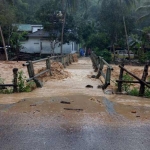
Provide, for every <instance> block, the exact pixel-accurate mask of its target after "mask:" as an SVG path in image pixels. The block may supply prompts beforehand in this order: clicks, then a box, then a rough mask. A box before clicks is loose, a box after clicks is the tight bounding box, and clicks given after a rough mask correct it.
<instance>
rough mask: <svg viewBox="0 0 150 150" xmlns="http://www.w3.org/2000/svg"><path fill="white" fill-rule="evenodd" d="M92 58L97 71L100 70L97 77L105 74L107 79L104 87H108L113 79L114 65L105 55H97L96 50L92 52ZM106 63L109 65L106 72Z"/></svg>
mask: <svg viewBox="0 0 150 150" xmlns="http://www.w3.org/2000/svg"><path fill="white" fill-rule="evenodd" d="M91 60H92V63H93V67H94V69H95V72H97V71H98V74H97V75H96V78H97V79H98V78H99V77H100V76H103V78H104V79H105V83H104V84H103V85H102V89H106V88H107V87H108V85H110V80H111V71H112V70H113V68H112V66H110V65H109V64H108V63H107V62H106V61H105V60H104V59H103V57H100V56H97V55H96V54H95V53H94V52H92V53H91ZM104 65H106V66H107V71H106V73H104V70H103V69H104Z"/></svg>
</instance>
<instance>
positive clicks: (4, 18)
mask: <svg viewBox="0 0 150 150" xmlns="http://www.w3.org/2000/svg"><path fill="white" fill-rule="evenodd" d="M11 2H12V1H11V0H8V1H6V0H0V10H1V11H0V35H1V39H2V44H3V48H4V52H5V57H6V60H8V54H7V50H6V45H5V38H4V32H3V31H2V27H3V28H4V27H5V28H7V27H8V26H10V25H11V24H12V22H13V20H14V12H13V9H12V8H11V7H10V5H9V3H11ZM6 31H7V30H6Z"/></svg>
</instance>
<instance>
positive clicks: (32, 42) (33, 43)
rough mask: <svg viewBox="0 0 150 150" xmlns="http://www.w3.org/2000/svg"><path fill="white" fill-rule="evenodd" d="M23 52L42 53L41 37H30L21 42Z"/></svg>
mask: <svg viewBox="0 0 150 150" xmlns="http://www.w3.org/2000/svg"><path fill="white" fill-rule="evenodd" d="M21 46H22V48H21V50H20V51H21V52H25V53H40V39H36V38H35V39H29V40H28V41H24V42H21Z"/></svg>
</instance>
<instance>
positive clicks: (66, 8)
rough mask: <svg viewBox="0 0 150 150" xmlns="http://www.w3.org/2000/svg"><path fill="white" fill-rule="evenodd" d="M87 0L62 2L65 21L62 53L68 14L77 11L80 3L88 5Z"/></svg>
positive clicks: (62, 35)
mask: <svg viewBox="0 0 150 150" xmlns="http://www.w3.org/2000/svg"><path fill="white" fill-rule="evenodd" d="M86 2H87V0H61V4H62V12H63V23H62V32H61V47H60V52H61V54H62V50H63V41H64V39H63V37H64V28H65V23H66V14H67V12H75V10H76V9H77V7H79V6H80V5H84V6H86V5H85V4H86Z"/></svg>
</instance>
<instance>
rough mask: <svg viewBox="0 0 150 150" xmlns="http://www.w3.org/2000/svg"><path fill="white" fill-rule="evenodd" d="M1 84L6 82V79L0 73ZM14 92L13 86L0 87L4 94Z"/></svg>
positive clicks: (0, 91)
mask: <svg viewBox="0 0 150 150" xmlns="http://www.w3.org/2000/svg"><path fill="white" fill-rule="evenodd" d="M0 84H4V79H3V78H1V75H0ZM12 92H13V89H12V88H5V87H4V88H1V87H0V93H2V94H11V93H12Z"/></svg>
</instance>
